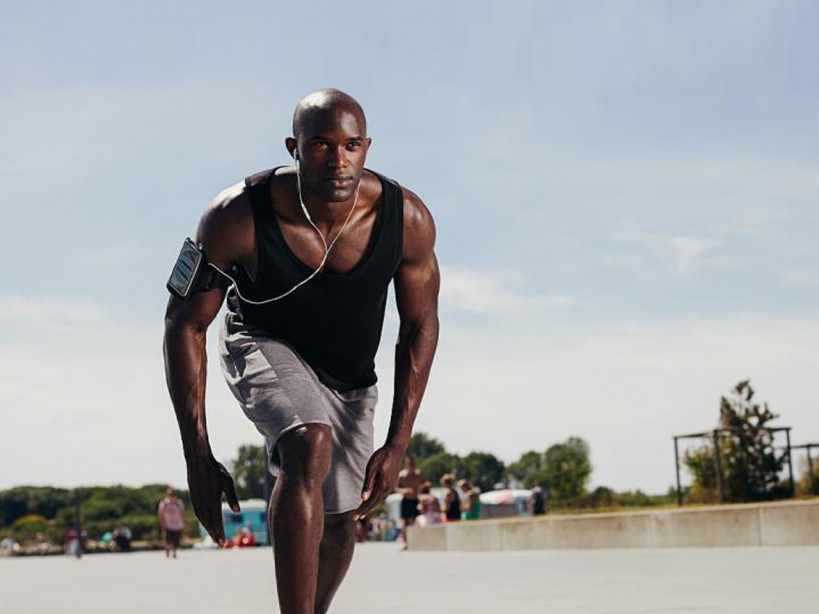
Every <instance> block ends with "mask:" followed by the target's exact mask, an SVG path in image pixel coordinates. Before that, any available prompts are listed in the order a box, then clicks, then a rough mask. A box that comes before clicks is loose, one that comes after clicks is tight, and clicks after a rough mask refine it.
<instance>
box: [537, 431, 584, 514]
mask: <svg viewBox="0 0 819 614" xmlns="http://www.w3.org/2000/svg"><path fill="white" fill-rule="evenodd" d="M589 455H590V454H589V444H587V443H586V442H585V441H584V440H583V439H581V438H580V437H569V438H568V439H567V440H566V441H564V442H563V443H558V444H555V445H553V446H552V447H550V448H549V449H548V450H546V454H545V456H544V468H543V471H542V477H543V479H544V480H545V482H546V484H545V485H547V486H548V487H549V490H550V497H551V500H552V501H554V503H555V504H556V505H578V504H580V503H581V500H582V499H583V498H584V497H585V495H586V484H587V482H588V481H589V477H590V476H591V472H592V466H591V460H590V458H589Z"/></svg>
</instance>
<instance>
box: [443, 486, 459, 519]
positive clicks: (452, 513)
mask: <svg viewBox="0 0 819 614" xmlns="http://www.w3.org/2000/svg"><path fill="white" fill-rule="evenodd" d="M449 492H451V493H452V501H450V502H449V504H448V505H447V506H446V519H447V520H460V519H461V497H460V496H459V495H458V491H457V490H455V489H454V488H450V489H449Z"/></svg>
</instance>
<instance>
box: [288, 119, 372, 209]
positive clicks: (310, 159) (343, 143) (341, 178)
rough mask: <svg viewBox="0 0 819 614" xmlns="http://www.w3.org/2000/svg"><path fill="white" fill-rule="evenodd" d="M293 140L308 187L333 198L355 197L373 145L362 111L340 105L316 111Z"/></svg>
mask: <svg viewBox="0 0 819 614" xmlns="http://www.w3.org/2000/svg"><path fill="white" fill-rule="evenodd" d="M291 142H293V141H291ZM293 144H295V145H296V151H297V152H298V156H299V172H300V174H301V177H302V186H303V187H304V188H306V189H307V190H309V191H310V192H312V193H313V194H315V195H316V196H318V197H319V198H321V199H323V200H327V201H330V202H343V201H346V200H349V199H350V198H352V197H353V195H354V194H355V191H356V188H357V187H358V183H359V182H360V181H361V175H362V174H363V172H364V161H365V160H366V158H367V149H368V148H369V145H370V139H368V138H367V136H366V125H365V123H364V120H363V118H362V117H361V116H360V115H359V114H358V113H355V112H354V111H352V110H349V109H346V108H344V107H338V106H337V107H332V108H330V109H327V110H325V111H322V112H320V113H315V114H312V115H311V116H310V117H309V118H307V119H306V120H305V122H304V125H302V129H301V133H300V135H299V138H298V140H297V141H295V142H293Z"/></svg>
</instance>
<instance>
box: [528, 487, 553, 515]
mask: <svg viewBox="0 0 819 614" xmlns="http://www.w3.org/2000/svg"><path fill="white" fill-rule="evenodd" d="M548 492H549V489H548V488H543V487H542V486H541V485H540V484H535V487H534V488H533V489H532V494H531V495H529V499H528V501H527V502H526V504H527V507H528V508H529V513H530V514H532V516H542V515H543V514H545V513H546V500H547V498H548V496H549V495H548Z"/></svg>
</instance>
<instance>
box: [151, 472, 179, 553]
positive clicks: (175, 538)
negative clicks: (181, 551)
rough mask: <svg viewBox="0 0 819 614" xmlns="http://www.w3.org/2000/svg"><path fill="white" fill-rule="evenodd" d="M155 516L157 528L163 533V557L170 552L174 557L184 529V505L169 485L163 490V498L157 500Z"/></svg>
mask: <svg viewBox="0 0 819 614" xmlns="http://www.w3.org/2000/svg"><path fill="white" fill-rule="evenodd" d="M156 516H157V519H158V520H159V528H160V529H161V530H162V532H163V533H164V534H165V558H168V557H170V556H171V554H173V558H176V550H177V549H178V548H179V544H180V542H181V541H182V531H184V530H185V506H184V505H183V503H182V501H180V500H179V498H178V497H177V496H176V493H174V491H173V488H171V487H170V486H168V489H167V490H166V491H165V498H164V499H162V501H160V502H159V508H158V509H157V512H156Z"/></svg>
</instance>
